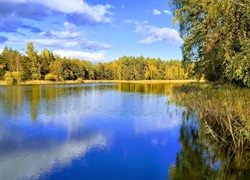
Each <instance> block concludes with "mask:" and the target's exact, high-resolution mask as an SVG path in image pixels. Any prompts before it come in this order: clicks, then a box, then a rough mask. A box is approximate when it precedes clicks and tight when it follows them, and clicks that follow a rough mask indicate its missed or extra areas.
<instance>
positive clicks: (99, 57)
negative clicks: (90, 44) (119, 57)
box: [53, 50, 108, 61]
mask: <svg viewBox="0 0 250 180" xmlns="http://www.w3.org/2000/svg"><path fill="white" fill-rule="evenodd" d="M53 53H54V54H58V55H60V56H61V57H68V58H78V59H83V60H88V61H106V60H108V57H106V56H105V53H104V52H97V53H90V52H83V51H74V50H55V51H53Z"/></svg>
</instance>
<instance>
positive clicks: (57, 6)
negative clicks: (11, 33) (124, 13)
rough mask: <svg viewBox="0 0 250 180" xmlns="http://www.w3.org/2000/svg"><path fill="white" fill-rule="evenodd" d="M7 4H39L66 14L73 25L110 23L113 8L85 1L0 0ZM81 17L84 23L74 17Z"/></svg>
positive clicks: (108, 5)
mask: <svg viewBox="0 0 250 180" xmlns="http://www.w3.org/2000/svg"><path fill="white" fill-rule="evenodd" d="M2 1H4V2H7V3H14V4H25V3H26V4H29V5H35V4H39V5H42V6H44V7H47V8H48V9H50V10H52V11H57V12H62V13H65V14H66V17H67V16H69V17H67V19H68V20H72V22H73V23H75V22H76V23H77V22H78V23H79V21H80V23H85V24H96V23H111V22H112V17H111V16H112V14H113V13H112V12H111V11H110V9H111V8H112V7H113V6H112V5H110V4H105V5H102V4H97V5H90V4H88V3H87V2H86V1H85V0H2ZM34 7H35V6H34ZM76 16H77V17H81V19H84V21H81V20H79V19H75V17H76Z"/></svg>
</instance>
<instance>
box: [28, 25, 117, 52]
mask: <svg viewBox="0 0 250 180" xmlns="http://www.w3.org/2000/svg"><path fill="white" fill-rule="evenodd" d="M64 27H65V30H64V31H49V32H42V33H40V36H41V37H43V38H38V39H33V40H32V42H34V43H36V44H39V45H43V46H50V47H54V48H63V49H68V48H80V49H82V50H84V49H89V50H104V49H109V48H111V47H112V45H110V44H106V43H102V42H98V41H90V40H88V39H86V38H84V37H83V35H82V32H81V31H79V30H78V28H77V26H75V25H74V24H71V23H69V22H65V23H64ZM29 41H30V40H29Z"/></svg>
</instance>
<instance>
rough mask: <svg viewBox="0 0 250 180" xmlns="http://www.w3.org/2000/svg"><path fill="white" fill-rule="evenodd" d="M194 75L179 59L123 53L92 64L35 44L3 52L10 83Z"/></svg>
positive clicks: (0, 69) (3, 71)
mask: <svg viewBox="0 0 250 180" xmlns="http://www.w3.org/2000/svg"><path fill="white" fill-rule="evenodd" d="M191 78H192V65H191V64H190V66H188V68H186V69H185V70H184V68H183V67H182V63H181V62H180V61H178V60H169V61H163V60H161V59H154V58H144V57H143V56H140V57H132V56H124V57H121V58H119V59H117V60H114V61H112V62H106V63H98V64H92V63H91V62H89V61H85V60H79V59H76V58H74V59H70V58H66V57H63V58H61V57H60V56H58V55H54V54H53V53H52V52H51V51H49V50H47V49H44V50H43V51H42V52H41V53H40V54H39V53H38V51H36V50H35V47H34V45H33V43H31V42H30V43H27V47H26V54H25V55H23V54H21V53H20V52H18V51H17V50H13V49H11V48H8V47H6V48H4V50H3V52H2V53H1V54H0V80H4V81H5V82H6V83H8V84H20V83H21V82H23V81H30V80H33V81H37V80H42V81H44V80H45V81H52V82H66V81H74V82H78V83H81V82H82V81H83V80H185V79H191Z"/></svg>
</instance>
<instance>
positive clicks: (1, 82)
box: [0, 80, 197, 85]
mask: <svg viewBox="0 0 250 180" xmlns="http://www.w3.org/2000/svg"><path fill="white" fill-rule="evenodd" d="M191 82H197V80H83V81H82V82H77V81H73V80H70V81H45V80H32V81H25V82H21V83H20V84H21V85H30V84H81V83H144V84H147V83H191ZM0 85H8V84H7V83H6V82H5V81H0Z"/></svg>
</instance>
